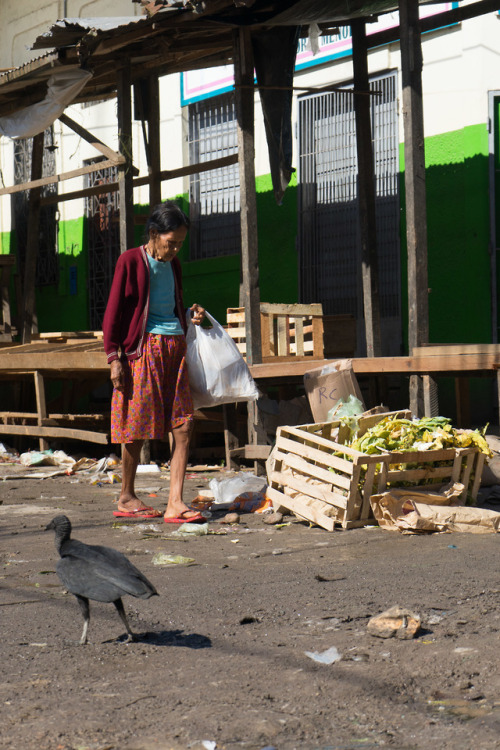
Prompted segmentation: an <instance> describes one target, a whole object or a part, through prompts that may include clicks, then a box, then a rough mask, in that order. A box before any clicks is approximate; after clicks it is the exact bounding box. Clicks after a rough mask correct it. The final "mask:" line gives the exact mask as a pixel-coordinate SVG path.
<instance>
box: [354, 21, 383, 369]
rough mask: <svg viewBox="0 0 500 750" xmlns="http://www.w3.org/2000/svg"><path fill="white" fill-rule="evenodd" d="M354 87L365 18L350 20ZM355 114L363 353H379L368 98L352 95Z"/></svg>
mask: <svg viewBox="0 0 500 750" xmlns="http://www.w3.org/2000/svg"><path fill="white" fill-rule="evenodd" d="M351 31H352V61H353V69H354V88H355V89H360V90H361V91H368V90H369V88H370V84H369V78H368V46H367V41H366V28H365V22H364V21H363V20H362V19H358V18H355V19H353V20H352V23H351ZM354 112H355V117H356V150H357V155H358V185H357V187H358V215H359V224H360V235H361V269H362V279H363V305H364V314H365V332H366V353H367V356H368V357H379V356H380V355H381V354H382V342H381V334H380V303H379V293H378V254H377V226H376V214H375V170H374V161H373V145H372V129H371V121H370V98H369V97H368V96H357V95H355V96H354Z"/></svg>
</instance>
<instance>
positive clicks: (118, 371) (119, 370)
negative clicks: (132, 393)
mask: <svg viewBox="0 0 500 750" xmlns="http://www.w3.org/2000/svg"><path fill="white" fill-rule="evenodd" d="M110 368H111V374H110V378H111V382H112V383H113V388H116V390H117V391H123V387H124V385H125V377H124V372H123V365H122V363H121V362H120V360H119V359H114V360H113V361H112V362H111V365H110Z"/></svg>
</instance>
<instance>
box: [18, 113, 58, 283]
mask: <svg viewBox="0 0 500 750" xmlns="http://www.w3.org/2000/svg"><path fill="white" fill-rule="evenodd" d="M43 143H44V149H43V162H42V176H43V177H49V176H52V175H55V174H56V159H55V150H56V148H57V146H56V145H55V144H54V131H53V128H52V126H51V127H50V128H47V130H46V131H45V133H44V139H43ZM32 152H33V139H32V138H21V139H18V140H15V141H14V184H16V185H21V184H22V183H23V182H29V181H30V179H31V154H32ZM56 193H57V183H52V184H51V185H44V186H43V187H42V189H41V194H42V197H47V196H49V195H54V194H56ZM28 200H29V190H23V191H22V192H19V193H13V194H12V204H11V206H12V216H13V226H14V228H15V232H16V239H17V252H18V257H19V265H20V270H21V274H23V275H24V263H25V258H26V242H27V238H28V224H27V221H26V217H27V216H28ZM35 278H36V285H37V286H48V285H50V284H57V283H58V281H59V261H58V257H57V206H56V205H55V204H54V205H51V206H42V207H41V209H40V235H39V243H38V252H37V259H36V277H35Z"/></svg>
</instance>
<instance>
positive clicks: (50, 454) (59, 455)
mask: <svg viewBox="0 0 500 750" xmlns="http://www.w3.org/2000/svg"><path fill="white" fill-rule="evenodd" d="M19 460H20V461H21V463H22V464H23V466H42V465H43V466H61V467H66V468H68V469H72V468H73V466H74V465H75V463H76V461H75V459H74V458H71V456H68V455H67V454H66V453H65V452H64V451H52V450H46V451H28V452H27V453H21V455H20V457H19Z"/></svg>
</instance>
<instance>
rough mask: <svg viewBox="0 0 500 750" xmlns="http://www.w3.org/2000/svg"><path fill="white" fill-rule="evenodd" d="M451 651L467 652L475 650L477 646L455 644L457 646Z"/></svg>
mask: <svg viewBox="0 0 500 750" xmlns="http://www.w3.org/2000/svg"><path fill="white" fill-rule="evenodd" d="M453 651H454V652H455V653H456V654H468V653H470V652H471V651H477V648H471V647H470V646H457V648H454V649H453Z"/></svg>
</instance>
